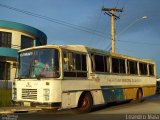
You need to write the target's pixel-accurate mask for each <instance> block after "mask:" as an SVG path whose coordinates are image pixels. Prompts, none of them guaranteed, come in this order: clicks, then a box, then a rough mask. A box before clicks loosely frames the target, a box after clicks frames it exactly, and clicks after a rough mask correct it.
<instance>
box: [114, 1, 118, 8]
mask: <svg viewBox="0 0 160 120" xmlns="http://www.w3.org/2000/svg"><path fill="white" fill-rule="evenodd" d="M118 3H119V0H117V3H116V5H115V8H117V7H118Z"/></svg>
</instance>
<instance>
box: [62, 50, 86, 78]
mask: <svg viewBox="0 0 160 120" xmlns="http://www.w3.org/2000/svg"><path fill="white" fill-rule="evenodd" d="M63 57H64V62H63V69H64V77H87V64H86V55H84V54H80V53H73V52H66V51H65V52H64V53H63Z"/></svg>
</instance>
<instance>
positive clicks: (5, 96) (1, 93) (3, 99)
mask: <svg viewBox="0 0 160 120" xmlns="http://www.w3.org/2000/svg"><path fill="white" fill-rule="evenodd" d="M11 99H12V82H11V80H0V107H6V106H11Z"/></svg>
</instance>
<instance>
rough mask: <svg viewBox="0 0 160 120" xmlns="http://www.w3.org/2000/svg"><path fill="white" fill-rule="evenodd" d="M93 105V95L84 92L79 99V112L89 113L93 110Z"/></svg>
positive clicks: (77, 110) (77, 109)
mask: <svg viewBox="0 0 160 120" xmlns="http://www.w3.org/2000/svg"><path fill="white" fill-rule="evenodd" d="M92 105H93V100H92V96H91V94H90V93H85V94H82V96H81V97H80V99H79V102H78V107H77V108H76V112H77V113H88V112H90V111H91V107H92Z"/></svg>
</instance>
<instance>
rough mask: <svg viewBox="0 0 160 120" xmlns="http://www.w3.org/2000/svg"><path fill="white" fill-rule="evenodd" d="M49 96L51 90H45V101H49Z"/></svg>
mask: <svg viewBox="0 0 160 120" xmlns="http://www.w3.org/2000/svg"><path fill="white" fill-rule="evenodd" d="M49 94H50V90H49V89H43V98H44V101H49Z"/></svg>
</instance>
